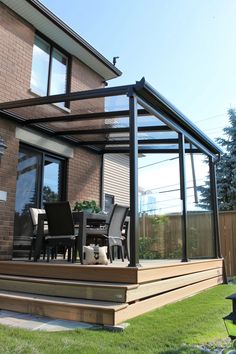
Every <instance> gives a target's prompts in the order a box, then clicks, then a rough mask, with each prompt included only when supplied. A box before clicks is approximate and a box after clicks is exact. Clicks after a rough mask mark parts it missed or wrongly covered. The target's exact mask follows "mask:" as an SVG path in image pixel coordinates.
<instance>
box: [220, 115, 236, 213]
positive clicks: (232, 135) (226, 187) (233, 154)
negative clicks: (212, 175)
mask: <svg viewBox="0 0 236 354" xmlns="http://www.w3.org/2000/svg"><path fill="white" fill-rule="evenodd" d="M228 116H229V123H230V125H229V126H228V127H226V128H224V129H223V130H224V133H225V135H227V139H224V138H218V139H217V142H218V143H219V144H220V145H221V146H222V147H224V148H225V153H223V154H222V156H221V159H220V161H219V163H218V164H217V170H216V173H217V174H216V177H217V186H218V200H219V209H220V210H235V209H236V110H235V109H229V110H228Z"/></svg>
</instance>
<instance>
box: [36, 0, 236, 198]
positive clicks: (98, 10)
mask: <svg viewBox="0 0 236 354" xmlns="http://www.w3.org/2000/svg"><path fill="white" fill-rule="evenodd" d="M41 2H42V3H43V4H44V5H45V6H47V7H48V8H49V9H50V10H51V11H52V12H54V13H55V14H56V15H57V16H58V17H59V18H61V19H62V20H63V21H64V22H65V23H67V24H68V25H69V26H70V27H71V28H72V29H73V30H75V31H76V32H77V33H78V34H79V35H81V36H82V37H83V38H84V39H85V40H86V41H87V42H89V43H90V44H91V45H92V46H93V47H95V48H96V49H97V50H98V51H99V52H100V53H102V54H103V55H104V56H105V57H106V58H107V59H109V60H110V61H112V58H113V57H114V56H119V59H118V60H117V67H118V68H119V69H120V70H121V71H122V72H123V75H122V76H121V77H120V78H118V79H114V80H110V81H109V86H117V85H123V84H132V83H135V82H136V81H138V80H140V79H141V78H142V77H143V76H144V77H145V79H146V80H147V81H148V82H149V83H150V84H151V85H152V86H153V87H154V88H155V89H156V90H157V91H159V92H160V93H161V94H162V95H163V96H165V97H166V98H167V99H168V100H169V101H170V102H172V103H173V104H174V105H175V106H176V107H177V108H178V109H179V110H180V111H182V113H184V114H185V116H187V117H188V118H189V119H190V120H192V121H193V122H194V123H195V124H196V125H197V126H198V127H199V128H200V129H201V130H202V131H203V132H204V133H206V134H207V135H208V136H209V137H210V138H211V139H213V140H214V139H215V138H217V137H222V134H223V131H222V129H223V128H224V127H225V126H227V124H228V117H227V110H228V109H229V108H235V107H236V96H235V89H236V45H235V43H236V40H235V34H236V21H235V14H236V0H120V1H112V0H67V1H66V2H64V1H55V0H54V1H53V0H41ZM155 158H156V159H157V161H156V162H158V163H157V165H154V166H153V167H150V168H148V169H146V170H145V169H143V170H142V172H141V170H140V182H141V183H140V185H141V186H143V187H144V188H146V190H147V188H148V187H147V186H148V185H149V187H151V186H153V187H155V188H157V187H158V188H159V187H161V188H164V189H165V192H166V186H173V187H170V189H175V188H176V185H178V184H179V181H178V177H177V173H176V170H177V169H176V167H175V168H174V164H175V161H172V160H168V161H166V162H164V163H162V162H159V160H160V161H161V159H162V160H163V157H161V156H156V157H155ZM148 163H150V161H149V160H148V156H147V157H146V158H145V159H143V161H142V165H143V164H144V165H145V164H148ZM157 166H158V174H159V177H160V176H161V175H163V176H165V177H164V178H158V180H159V181H160V180H161V181H164V182H163V183H164V185H163V186H160V185H157V178H156V173H154V170H156V168H157ZM168 169H169V171H171V170H173V169H174V170H175V174H173V173H166V171H167V170H168ZM198 170H200V169H198ZM205 176H206V171H204V169H202V176H200V175H199V181H198V183H199V185H200V184H202V181H203V179H204V178H205ZM141 180H142V181H141ZM159 191H160V190H159ZM190 192H191V193H192V191H190ZM173 193H177V194H178V193H179V192H176V191H174V192H173ZM159 194H160V193H159ZM192 194H193V193H192ZM163 196H164V199H165V200H167V199H170V198H172V199H176V197H174V194H172V195H171V194H170V193H169V192H168V193H167V192H166V194H165V195H163Z"/></svg>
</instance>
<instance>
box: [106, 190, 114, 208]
mask: <svg viewBox="0 0 236 354" xmlns="http://www.w3.org/2000/svg"><path fill="white" fill-rule="evenodd" d="M114 202H115V197H114V195H111V194H107V193H106V194H105V211H107V212H108V211H109V210H110V209H111V206H112V205H113V204H114Z"/></svg>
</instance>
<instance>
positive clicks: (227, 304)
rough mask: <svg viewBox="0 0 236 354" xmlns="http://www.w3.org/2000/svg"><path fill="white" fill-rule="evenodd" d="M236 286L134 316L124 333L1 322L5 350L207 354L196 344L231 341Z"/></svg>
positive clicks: (8, 352)
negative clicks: (226, 319)
mask: <svg viewBox="0 0 236 354" xmlns="http://www.w3.org/2000/svg"><path fill="white" fill-rule="evenodd" d="M234 292H236V285H219V286H217V287H215V288H213V289H210V290H207V291H204V292H202V293H201V294H198V295H196V296H194V297H191V298H189V299H186V300H183V301H181V302H178V303H175V304H172V305H168V306H165V307H163V308H161V309H157V310H155V311H152V312H150V313H148V314H146V315H143V316H140V317H137V318H134V319H133V320H130V321H129V323H130V326H129V327H128V328H127V329H126V330H125V331H124V332H122V333H116V332H108V331H104V330H84V329H82V330H76V331H70V332H56V333H48V332H29V331H26V330H20V329H10V328H9V327H5V326H0V353H1V354H14V353H17V354H21V353H24V354H26V353H34V354H37V353H45V354H62V353H63V354H72V353H73V354H75V353H83V354H89V353H95V354H98V353H102V354H105V353H113V354H117V353H119V354H120V353H142V354H146V353H162V354H164V353H165V354H167V353H168V354H177V353H187V354H192V353H196V354H197V353H202V351H200V350H199V349H197V348H196V347H195V346H196V345H204V344H206V345H209V344H211V345H213V346H216V347H217V346H218V345H219V344H220V343H222V341H224V340H226V342H227V333H226V330H225V327H224V324H223V320H222V317H223V316H224V315H226V314H228V313H229V312H230V310H231V301H230V300H225V296H227V295H230V294H231V293H234Z"/></svg>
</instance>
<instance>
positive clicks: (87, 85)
mask: <svg viewBox="0 0 236 354" xmlns="http://www.w3.org/2000/svg"><path fill="white" fill-rule="evenodd" d="M34 36H35V29H34V28H33V27H32V26H31V25H30V24H29V23H27V22H26V21H25V20H23V19H22V18H20V17H19V16H18V15H17V14H15V13H14V12H13V11H11V10H10V9H9V8H8V7H6V6H5V5H3V4H2V3H0V38H1V41H0V102H4V101H12V100H17V99H23V98H31V97H35V95H33V94H32V93H31V92H30V79H31V65H32V51H33V43H34ZM103 86H104V83H103V78H102V77H101V76H99V75H98V74H97V73H95V72H94V71H93V70H92V69H90V68H89V67H87V66H86V65H85V64H84V63H82V62H81V61H79V60H78V59H77V58H74V57H73V58H72V76H71V91H80V90H87V89H93V88H98V87H103ZM89 106H90V110H91V109H93V106H94V107H96V109H97V107H99V108H100V109H102V108H103V102H102V101H101V100H99V102H96V101H95V100H93V101H91V102H90V103H89ZM86 108H87V107H86ZM34 109H35V108H34ZM42 109H45V108H42ZM47 109H48V110H50V111H51V112H52V114H54V115H56V114H57V115H60V114H63V111H62V110H61V109H59V108H57V107H54V106H51V107H48V108H47ZM80 109H81V105H80V106H79V105H78V103H77V102H73V103H72V105H71V111H72V113H73V111H78V110H80ZM84 109H85V108H84ZM28 112H29V111H28ZM32 112H34V111H32ZM37 112H38V114H39V115H42V116H43V113H42V111H37ZM15 128H16V124H15V123H14V122H10V121H8V120H5V119H3V118H2V117H1V116H0V135H1V136H2V137H3V139H4V140H5V142H6V144H7V149H6V152H5V154H4V156H3V157H2V158H1V161H0V190H4V191H6V192H7V201H6V202H3V203H0V220H1V222H0V259H4V260H6V259H11V257H12V250H13V227H14V211H15V193H16V177H17V176H16V173H17V158H18V150H19V140H18V139H16V138H15ZM73 148H74V147H73ZM101 164H102V159H101V157H100V156H98V155H95V154H93V153H92V152H89V151H87V150H85V149H77V148H74V157H73V158H72V159H69V161H68V173H67V175H68V179H67V183H68V187H67V192H68V200H69V201H70V202H71V203H74V201H76V200H81V199H95V200H96V201H97V202H98V203H99V202H100V184H101Z"/></svg>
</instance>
